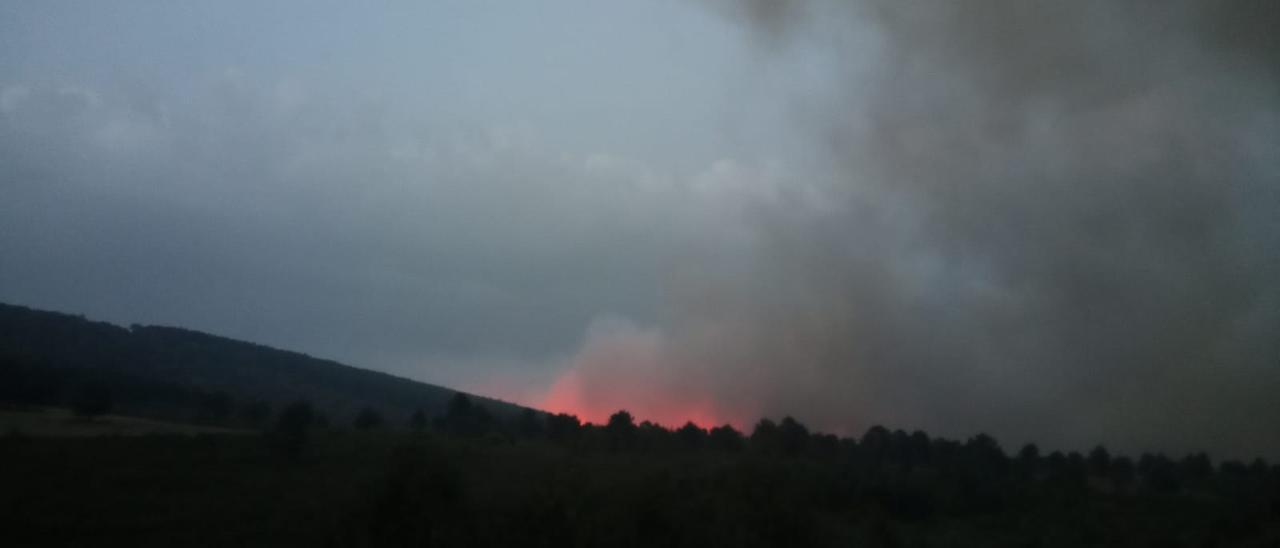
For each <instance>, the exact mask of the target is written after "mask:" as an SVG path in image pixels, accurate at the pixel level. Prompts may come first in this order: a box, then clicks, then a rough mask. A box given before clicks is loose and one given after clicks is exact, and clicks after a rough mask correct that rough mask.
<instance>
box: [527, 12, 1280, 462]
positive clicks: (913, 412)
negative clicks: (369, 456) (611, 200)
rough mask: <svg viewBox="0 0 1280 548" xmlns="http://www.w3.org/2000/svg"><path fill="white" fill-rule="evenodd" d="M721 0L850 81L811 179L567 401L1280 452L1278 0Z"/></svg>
mask: <svg viewBox="0 0 1280 548" xmlns="http://www.w3.org/2000/svg"><path fill="white" fill-rule="evenodd" d="M716 6H717V9H718V10H719V11H722V12H724V13H726V14H729V15H730V18H731V19H732V20H734V21H739V22H741V23H742V28H743V29H744V32H745V35H746V36H747V37H748V39H749V40H752V41H753V42H755V43H756V46H757V47H758V48H759V49H760V51H761V52H762V53H763V55H762V56H761V60H760V63H761V64H762V65H764V66H765V68H763V69H762V70H767V65H768V64H769V63H771V62H785V60H786V59H789V58H790V57H789V56H792V55H804V56H806V57H808V58H811V59H818V60H820V61H817V62H818V63H820V64H821V67H822V68H823V69H824V70H825V71H827V74H829V75H831V79H830V85H829V86H826V87H825V88H824V89H822V90H821V91H819V92H816V93H815V92H806V93H803V94H800V96H799V97H797V100H796V104H795V106H794V109H793V113H794V115H793V117H792V120H791V123H793V124H794V125H795V126H796V127H797V128H799V129H800V133H801V134H802V135H805V136H807V139H810V141H809V142H807V143H806V145H807V146H808V147H809V149H810V150H811V151H813V156H814V157H815V159H814V160H813V162H812V165H811V166H810V170H809V171H810V173H809V176H807V177H797V179H798V180H797V181H794V184H793V185H791V186H790V187H788V188H790V189H792V190H791V191H782V192H780V193H778V194H777V195H774V196H771V197H770V199H768V200H758V201H757V202H756V203H754V204H753V206H752V207H748V208H746V209H745V213H744V218H745V219H747V220H748V222H749V226H750V227H751V236H750V242H749V245H747V246H746V249H745V251H742V252H735V253H717V250H714V249H705V250H701V251H700V252H693V253H690V255H689V256H688V257H685V258H684V259H683V260H682V261H681V262H680V266H679V267H678V268H673V269H672V271H671V272H670V273H669V276H668V279H667V280H666V285H665V287H666V292H665V299H664V304H663V311H662V313H661V314H660V317H659V319H658V323H657V325H656V326H655V327H652V328H637V327H634V326H624V327H621V328H619V327H617V326H616V325H615V327H614V328H611V329H594V330H592V331H591V332H589V333H588V336H587V339H586V341H585V343H584V345H583V349H582V350H581V351H580V353H579V354H578V355H577V356H576V357H575V358H574V359H573V360H571V367H570V368H569V369H568V373H566V375H565V377H564V378H562V379H561V381H560V382H559V383H557V385H556V386H555V387H554V388H553V390H552V391H551V394H550V396H549V397H548V398H547V399H545V400H543V403H544V404H546V405H547V406H548V407H550V408H552V409H553V410H570V411H573V410H582V411H584V412H586V413H587V414H588V415H590V418H593V419H598V417H596V416H595V415H598V414H600V413H601V412H602V409H605V408H608V407H610V406H611V407H612V408H614V409H616V408H618V407H628V408H629V409H630V410H631V411H632V412H633V413H636V414H637V415H638V416H640V417H641V418H646V417H656V418H659V419H660V420H668V421H673V422H674V421H679V420H680V418H679V417H677V416H674V415H678V414H679V413H678V412H673V411H672V410H675V411H684V410H696V412H697V413H699V416H700V417H704V419H703V420H706V421H726V420H727V421H732V422H735V423H736V424H738V425H739V426H747V427H749V426H750V423H751V422H753V421H754V420H755V419H757V418H758V417H760V416H775V417H776V416H780V415H782V414H791V415H794V416H796V417H798V418H799V419H801V420H802V421H804V422H806V423H808V424H810V425H811V426H813V427H816V428H820V429H825V430H829V431H836V432H842V433H860V432H861V431H862V430H863V429H865V428H866V427H868V426H870V425H872V424H875V423H884V424H887V425H889V426H891V427H902V428H908V429H910V428H923V429H926V430H929V431H930V432H933V433H938V434H943V435H949V436H967V435H972V434H973V433H976V432H977V431H980V430H982V431H987V432H990V433H992V434H995V435H996V436H997V437H999V438H1000V439H1002V440H1004V441H1005V442H1006V443H1007V444H1010V445H1012V444H1014V443H1021V442H1025V441H1036V442H1039V443H1041V444H1043V445H1045V446H1049V447H1064V448H1074V449H1083V448H1087V447H1088V446H1091V445H1092V444H1094V443H1099V442H1102V443H1106V444H1108V445H1109V446H1111V447H1114V448H1118V449H1121V450H1125V451H1138V450H1151V449H1154V450H1164V451H1185V450H1195V449H1208V450H1211V451H1213V452H1215V454H1227V455H1241V456H1244V455H1249V456H1252V455H1257V454H1264V455H1271V456H1277V455H1280V438H1277V437H1276V436H1275V435H1274V433H1275V432H1277V431H1280V404H1277V399H1276V394H1277V393H1280V392H1278V391H1280V148H1278V147H1280V47H1277V41H1276V38H1275V36H1276V35H1275V33H1274V32H1273V30H1272V29H1275V28H1277V27H1280V7H1276V6H1275V5H1274V4H1273V3H1267V2H1213V1H1203V2H1202V1H1182V2H1165V3H1159V4H1148V3H1140V2H1050V1H1044V2H1038V1H1037V2H1024V1H1013V0H1010V1H991V2H981V3H927V4H925V3H912V2H888V1H885V2H861V3H852V2H848V3H847V2H829V3H828V2H818V1H813V2H776V3H775V2H746V3H734V4H733V5H732V6H731V7H726V6H725V5H724V4H716ZM797 52H799V53H797ZM799 179H803V180H799ZM799 189H803V190H799ZM726 256H728V258H726ZM606 323H607V322H606ZM592 398H595V400H593V399H592ZM557 408H558V409H557Z"/></svg>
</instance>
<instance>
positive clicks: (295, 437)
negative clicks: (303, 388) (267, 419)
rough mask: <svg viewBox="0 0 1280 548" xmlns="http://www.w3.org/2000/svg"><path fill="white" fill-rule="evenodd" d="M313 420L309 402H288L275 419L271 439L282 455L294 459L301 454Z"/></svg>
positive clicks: (313, 413) (314, 416)
mask: <svg viewBox="0 0 1280 548" xmlns="http://www.w3.org/2000/svg"><path fill="white" fill-rule="evenodd" d="M315 421H316V413H315V410H314V409H313V408H312V407H311V403H309V402H305V401H299V402H294V403H292V404H289V406H288V407H285V408H284V410H283V411H281V412H280V416H279V417H278V418H277V419H276V426H275V428H274V429H273V430H272V431H271V439H272V440H273V442H274V445H275V446H276V448H277V449H278V450H279V451H280V452H281V453H282V454H284V456H286V457H288V458H290V459H295V460H296V459H297V458H298V457H300V456H301V455H302V450H303V448H304V447H305V446H306V444H307V440H308V438H309V436H310V431H311V427H312V426H313V425H314V423H315Z"/></svg>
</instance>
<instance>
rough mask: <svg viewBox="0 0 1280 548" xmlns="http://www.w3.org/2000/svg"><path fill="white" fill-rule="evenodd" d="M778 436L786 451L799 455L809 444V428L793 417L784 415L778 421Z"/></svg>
mask: <svg viewBox="0 0 1280 548" xmlns="http://www.w3.org/2000/svg"><path fill="white" fill-rule="evenodd" d="M778 438H779V441H780V442H781V444H782V451H783V452H784V453H786V454H788V455H798V454H800V453H802V452H803V451H804V450H805V449H806V448H807V447H808V445H809V429H808V428H805V426H804V425H803V424H800V422H799V421H797V420H795V419H793V418H791V417H783V419H782V422H781V423H778Z"/></svg>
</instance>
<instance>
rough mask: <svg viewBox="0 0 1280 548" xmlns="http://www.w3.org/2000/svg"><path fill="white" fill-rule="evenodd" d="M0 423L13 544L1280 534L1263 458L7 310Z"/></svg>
mask: <svg viewBox="0 0 1280 548" xmlns="http://www.w3.org/2000/svg"><path fill="white" fill-rule="evenodd" d="M122 415H127V416H122ZM138 416H145V417H147V418H145V419H143V418H136V417H138ZM0 419H5V420H7V421H8V422H0V425H5V424H8V425H9V426H6V427H5V428H4V431H0V546H17V547H28V546H99V545H105V546H557V547H562V546H698V547H703V546H884V547H895V546H903V547H913V546H1018V547H1055V546H1153V547H1154V546H1169V547H1179V546H1185V547H1211V546H1260V547H1276V546H1280V466H1275V465H1270V464H1268V463H1266V462H1264V461H1262V460H1254V461H1249V462H1237V461H1221V462H1215V461H1214V460H1212V459H1211V458H1210V457H1209V456H1208V455H1205V454H1193V455H1186V456H1176V457H1168V456H1164V455H1159V454H1144V455H1137V456H1135V457H1129V456H1120V455H1112V454H1110V453H1109V452H1108V451H1107V450H1106V449H1105V448H1103V447H1097V448H1094V449H1092V450H1091V451H1087V452H1084V453H1076V452H1070V453H1065V454H1064V453H1061V452H1042V451H1040V450H1039V449H1037V448H1036V447H1035V446H1034V445H1028V446H1025V447H1022V448H1004V447H1001V446H1000V444H999V443H998V442H997V441H996V440H995V439H993V438H992V437H990V436H986V435H977V436H974V437H972V438H970V439H968V440H964V441H954V440H946V439H940V438H932V437H930V436H928V435H927V434H925V433H923V432H913V433H907V432H904V431H901V430H892V431H891V430H889V429H886V428H882V427H873V428H871V429H869V430H868V431H867V432H866V433H865V434H863V435H862V436H859V437H858V438H856V439H855V438H839V437H836V436H833V435H828V434H821V433H814V432H810V431H809V430H808V429H807V428H805V426H804V425H802V424H801V423H799V422H798V421H795V420H793V419H790V418H784V419H782V420H780V421H778V422H774V421H770V420H763V421H760V422H759V423H758V424H756V425H754V426H753V428H751V429H750V431H749V432H739V431H738V430H735V429H734V428H732V427H729V426H720V427H715V428H711V429H709V430H707V429H703V428H701V427H699V426H697V425H694V424H686V425H684V426H683V427H680V428H677V429H674V430H672V429H668V428H664V427H662V426H658V425H654V424H651V423H647V422H639V423H638V424H637V421H636V420H635V419H633V418H632V417H631V416H630V415H629V414H627V413H626V412H619V413H617V414H615V415H614V416H613V417H611V418H610V420H609V421H608V422H607V424H603V425H591V424H582V423H581V422H580V421H579V420H578V418H576V417H573V416H570V415H563V414H561V415H549V414H546V413H542V412H539V411H535V410H531V409H520V408H518V407H515V406H512V405H509V404H503V403H501V402H495V401H492V400H486V399H482V398H473V397H469V396H467V395H465V394H462V393H458V392H454V391H451V390H448V389H445V388H441V387H434V386H430V385H424V384H421V383H413V382H411V381H407V380H404V379H397V378H395V377H391V376H388V375H381V374H378V373H374V372H369V371H363V370H358V369H355V368H350V367H347V366H343V365H341V364H336V363H333V362H327V361H323V360H316V359H313V358H309V357H306V356H302V355H300V354H293V353H288V352H282V351H278V350H273V349H269V348H265V347H260V346H257V345H250V344H247V343H242V342H238V341H231V340H228V339H221V338H218V337H213V336H210V335H205V334H201V333H195V332H190V331H184V330H175V329H171V328H150V327H138V326H135V327H133V328H130V329H124V328H119V327H115V326H111V325H109V324H99V323H95V322H89V321H87V320H84V319H82V318H78V317H73V316H65V315H61V314H52V313H47V312H39V311H32V310H29V309H24V308H20V307H8V306H4V305H0ZM24 425H39V429H35V428H30V429H27V430H25V431H24ZM182 425H188V426H187V427H186V428H185V429H184V428H183V427H182ZM95 432H100V433H110V434H111V435H96V434H95Z"/></svg>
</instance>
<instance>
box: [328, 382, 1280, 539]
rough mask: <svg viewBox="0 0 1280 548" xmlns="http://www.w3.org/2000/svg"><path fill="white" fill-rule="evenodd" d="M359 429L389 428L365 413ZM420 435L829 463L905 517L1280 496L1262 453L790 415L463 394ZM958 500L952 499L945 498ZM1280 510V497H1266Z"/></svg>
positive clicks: (411, 420) (415, 423) (1279, 480)
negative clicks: (1054, 502)
mask: <svg viewBox="0 0 1280 548" xmlns="http://www.w3.org/2000/svg"><path fill="white" fill-rule="evenodd" d="M353 426H354V427H356V428H358V429H373V428H383V427H392V426H395V425H394V424H389V423H388V421H386V420H384V419H383V417H382V416H380V415H378V414H376V412H374V411H372V410H369V409H366V410H364V411H362V412H361V413H360V414H359V415H357V416H356V418H355V422H354V424H353ZM403 426H404V427H407V428H409V429H411V430H415V431H431V432H435V433H437V434H440V435H445V436H449V437H453V438H463V439H467V438H472V439H485V440H488V441H490V442H492V443H514V442H519V441H529V440H536V441H546V442H549V443H552V444H555V445H557V446H560V447H563V448H566V449H569V450H572V451H576V452H581V453H631V454H639V455H645V454H652V455H664V454H724V455H734V454H739V455H749V456H755V457H761V458H769V459H779V458H781V459H799V460H804V461H808V462H813V463H817V464H818V465H830V466H835V467H837V468H838V469H840V470H841V471H842V472H843V473H844V474H845V475H844V476H843V477H842V480H841V481H844V482H846V483H851V484H858V485H861V486H864V487H868V486H869V488H871V489H872V490H873V491H875V492H876V493H878V494H880V495H883V496H885V497H887V498H888V499H889V500H891V501H892V502H893V504H892V506H893V507H894V508H896V509H898V510H901V511H903V512H906V513H908V514H911V513H918V514H921V515H929V514H931V513H933V512H935V511H937V510H939V509H940V508H942V507H945V506H950V507H952V508H953V509H956V510H963V511H979V510H997V509H999V508H1002V507H1003V506H1004V505H1005V504H1008V503H1009V502H1010V501H1012V500H1015V499H1017V498H1018V496H1020V494H1025V491H1026V490H1027V489H1034V490H1039V491H1045V492H1054V493H1056V494H1058V495H1061V496H1063V497H1064V498H1067V499H1069V498H1071V497H1073V496H1075V497H1083V496H1087V495H1088V494H1089V493H1109V494H1119V495H1123V494H1133V493H1139V492H1147V493H1166V494H1173V493H1179V492H1184V491H1198V492H1205V493H1210V492H1213V493H1227V494H1230V495H1232V496H1238V495H1241V494H1242V493H1246V492H1250V491H1256V492H1257V494H1258V496H1259V497H1273V498H1275V497H1280V465H1271V464H1268V463H1267V462H1266V461H1265V460H1263V459H1261V458H1257V459H1254V460H1252V461H1249V462H1243V461H1239V460H1224V461H1221V462H1217V463H1215V462H1214V461H1213V460H1212V459H1211V458H1210V456H1209V455H1208V454H1206V453H1193V454H1189V455H1185V456H1181V457H1178V458H1174V457H1170V456H1167V455H1165V454H1161V453H1144V454H1142V455H1140V456H1138V457H1137V458H1136V459H1134V458H1131V457H1129V456H1124V455H1113V454H1112V453H1111V451H1109V450H1108V449H1107V448H1105V447H1104V446H1102V445H1099V446H1096V447H1094V448H1093V449H1092V450H1090V451H1088V452H1087V453H1081V452H1077V451H1069V452H1063V451H1053V452H1049V453H1047V454H1046V453H1043V452H1042V451H1041V450H1040V449H1039V447H1038V446H1037V445H1035V444H1027V445H1024V446H1022V447H1021V448H1020V449H1018V450H1017V451H1016V452H1012V453H1010V452H1008V451H1006V450H1005V449H1004V448H1003V447H1002V446H1001V445H1000V443H999V442H998V441H997V440H996V439H995V438H993V437H991V436H989V435H986V434H978V435H976V436H973V437H971V438H969V439H967V440H965V441H956V440H950V439H945V438H935V437H930V436H929V435H928V434H926V433H924V432H922V431H919V430H917V431H914V432H911V433H908V432H906V431H904V430H889V429H888V428H885V427H883V426H873V427H871V428H870V429H868V430H867V431H866V433H864V434H863V435H862V436H860V437H857V438H854V437H838V436H835V435H833V434H826V433H821V432H811V431H810V430H809V429H808V428H807V427H806V426H805V425H803V424H801V423H800V422H799V421H797V420H796V419H794V418H792V417H785V418H783V419H782V420H780V421H777V422H775V421H773V420H770V419H762V420H760V421H759V422H758V423H756V424H755V426H754V427H753V428H752V430H751V432H749V433H744V432H740V431H738V430H737V429H735V428H734V427H733V426H731V425H728V424H725V425H721V426H716V427H712V428H709V429H708V428H704V427H702V426H699V425H697V424H694V423H692V422H688V423H686V424H685V425H683V426H681V427H679V428H675V429H670V428H667V427H665V426H662V425H659V424H655V423H652V422H649V421H643V422H639V423H637V422H636V420H635V418H634V417H632V415H631V414H630V413H628V412H627V411H618V412H617V413H614V414H613V415H612V416H610V417H609V420H608V421H607V422H606V423H605V424H601V425H596V424H591V423H584V422H582V421H581V420H580V419H578V417H576V416H574V415H570V414H564V413H560V414H548V413H541V412H536V411H533V410H525V411H524V412H523V413H522V414H520V415H519V416H518V417H516V418H514V419H512V420H499V419H496V418H495V417H494V416H493V415H492V414H491V413H490V412H489V411H488V410H487V409H486V408H485V406H483V405H481V404H477V403H474V402H473V401H472V399H471V398H470V397H468V396H467V395H465V394H461V393H459V394H457V395H455V396H454V397H453V398H451V399H450V402H449V405H448V407H447V410H446V412H445V413H444V414H443V415H441V416H439V417H437V418H436V419H435V420H433V421H430V422H428V421H427V419H426V417H425V415H424V414H423V413H422V412H421V411H418V412H415V413H414V414H412V415H411V416H409V417H408V418H407V419H406V422H404V423H403ZM948 498H950V499H953V500H951V501H950V504H948V503H947V502H946V501H944V500H943V499H948ZM1267 504H1271V505H1274V508H1273V510H1274V511H1275V512H1277V513H1280V498H1275V500H1273V501H1271V502H1268V503H1267Z"/></svg>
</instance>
